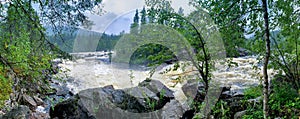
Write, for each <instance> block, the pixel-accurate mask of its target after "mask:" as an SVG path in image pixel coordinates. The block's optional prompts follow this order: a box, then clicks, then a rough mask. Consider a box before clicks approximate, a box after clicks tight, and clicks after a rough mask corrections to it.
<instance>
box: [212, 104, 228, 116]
mask: <svg viewBox="0 0 300 119" xmlns="http://www.w3.org/2000/svg"><path fill="white" fill-rule="evenodd" d="M211 114H212V115H213V116H214V117H215V118H218V119H229V118H230V108H229V105H228V103H227V102H225V101H222V100H219V101H218V102H217V104H216V105H215V106H214V108H213V109H212V113H211Z"/></svg>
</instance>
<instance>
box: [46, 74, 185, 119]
mask: <svg viewBox="0 0 300 119" xmlns="http://www.w3.org/2000/svg"><path fill="white" fill-rule="evenodd" d="M184 111H185V110H184V108H183V107H182V105H181V104H180V103H179V102H178V101H176V100H174V95H173V92H172V91H171V90H170V89H168V88H167V87H166V86H164V85H163V84H162V83H161V82H159V81H156V80H151V81H149V80H147V81H143V82H142V83H140V84H139V86H137V87H133V88H127V89H114V87H113V86H111V85H110V86H105V87H102V88H93V89H87V90H83V91H80V92H79V93H78V94H76V95H75V96H74V97H73V98H70V99H68V100H67V101H63V102H61V103H58V104H57V105H55V106H54V110H51V111H50V116H51V118H55V117H57V118H74V119H79V118H92V119H93V118H101V119H117V118H122V119H134V118H139V119H143V118H151V119H161V118H181V116H182V115H183V114H184Z"/></svg>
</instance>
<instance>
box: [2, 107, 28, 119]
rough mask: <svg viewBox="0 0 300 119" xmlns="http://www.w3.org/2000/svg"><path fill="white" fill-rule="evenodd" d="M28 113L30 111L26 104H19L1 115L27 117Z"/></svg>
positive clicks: (5, 117)
mask: <svg viewBox="0 0 300 119" xmlns="http://www.w3.org/2000/svg"><path fill="white" fill-rule="evenodd" d="M30 113H31V111H30V109H29V107H28V106H25V105H20V106H18V107H15V108H13V109H12V110H11V111H9V112H7V113H6V114H5V115H3V117H2V119H28V118H29V117H30Z"/></svg>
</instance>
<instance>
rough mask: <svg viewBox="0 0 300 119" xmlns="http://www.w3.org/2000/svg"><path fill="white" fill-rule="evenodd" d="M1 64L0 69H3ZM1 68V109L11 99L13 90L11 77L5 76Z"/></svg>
mask: <svg viewBox="0 0 300 119" xmlns="http://www.w3.org/2000/svg"><path fill="white" fill-rule="evenodd" d="M1 67H2V66H1V65H0V69H1ZM1 71H3V69H1V70H0V109H2V108H3V107H4V104H5V101H6V100H8V99H9V94H10V93H11V92H12V89H11V86H12V83H11V81H10V80H9V79H7V78H5V77H4V76H3V75H2V73H1Z"/></svg>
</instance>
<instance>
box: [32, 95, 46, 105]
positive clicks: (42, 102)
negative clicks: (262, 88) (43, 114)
mask: <svg viewBox="0 0 300 119" xmlns="http://www.w3.org/2000/svg"><path fill="white" fill-rule="evenodd" d="M33 99H34V100H35V102H36V104H37V106H40V105H44V101H43V100H42V99H41V98H39V97H37V96H33Z"/></svg>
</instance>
